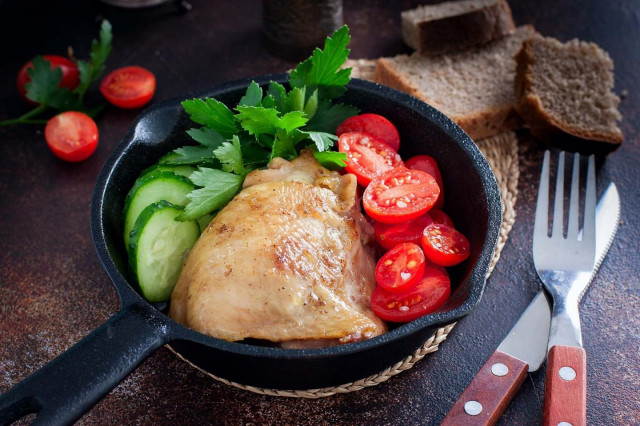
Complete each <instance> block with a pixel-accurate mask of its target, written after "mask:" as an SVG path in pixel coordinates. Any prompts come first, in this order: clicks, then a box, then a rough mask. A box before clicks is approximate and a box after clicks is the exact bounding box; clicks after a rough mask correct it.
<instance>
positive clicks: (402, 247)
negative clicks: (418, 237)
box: [376, 243, 425, 293]
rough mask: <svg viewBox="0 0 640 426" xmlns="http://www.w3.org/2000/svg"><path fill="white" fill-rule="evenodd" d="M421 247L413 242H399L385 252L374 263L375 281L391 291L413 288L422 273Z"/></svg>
mask: <svg viewBox="0 0 640 426" xmlns="http://www.w3.org/2000/svg"><path fill="white" fill-rule="evenodd" d="M424 266H425V257H424V253H423V252H422V248H420V246H419V245H417V244H413V243H405V244H399V245H397V246H395V247H394V248H392V249H391V250H389V251H388V252H386V253H385V255H384V256H382V257H381V258H380V260H378V264H377V265H376V282H377V283H378V285H379V286H380V287H382V288H383V289H385V290H387V291H390V292H391V293H401V292H403V291H406V290H409V289H411V288H413V287H414V286H415V285H416V283H417V282H418V281H419V280H420V278H422V275H423V274H424Z"/></svg>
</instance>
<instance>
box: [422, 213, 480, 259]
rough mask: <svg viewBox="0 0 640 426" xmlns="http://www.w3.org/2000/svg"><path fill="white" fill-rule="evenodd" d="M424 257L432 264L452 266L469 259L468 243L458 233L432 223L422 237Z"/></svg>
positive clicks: (446, 226)
mask: <svg viewBox="0 0 640 426" xmlns="http://www.w3.org/2000/svg"><path fill="white" fill-rule="evenodd" d="M422 248H423V249H424V255H425V256H427V259H429V260H431V261H432V262H433V263H436V264H438V265H442V266H453V265H457V264H458V263H460V262H462V261H464V260H466V259H467V258H468V257H469V241H468V240H467V238H466V237H465V236H464V235H462V233H460V232H459V231H457V230H456V229H454V228H453V227H451V226H449V225H445V224H443V223H432V224H431V225H429V226H427V227H426V228H424V233H423V235H422Z"/></svg>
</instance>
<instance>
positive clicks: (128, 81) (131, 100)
mask: <svg viewBox="0 0 640 426" xmlns="http://www.w3.org/2000/svg"><path fill="white" fill-rule="evenodd" d="M155 91H156V77H155V76H154V75H153V73H152V72H151V71H149V70H147V69H145V68H142V67H137V66H131V67H124V68H118V69H117V70H114V71H112V72H110V73H109V74H108V75H107V76H106V77H105V78H104V79H103V80H102V82H101V83H100V92H101V93H102V95H103V96H104V97H105V98H106V99H107V100H108V101H109V102H110V103H112V104H113V105H115V106H118V107H120V108H138V107H141V106H143V105H144V104H146V103H147V102H149V101H150V100H151V98H152V97H153V94H154V92H155Z"/></svg>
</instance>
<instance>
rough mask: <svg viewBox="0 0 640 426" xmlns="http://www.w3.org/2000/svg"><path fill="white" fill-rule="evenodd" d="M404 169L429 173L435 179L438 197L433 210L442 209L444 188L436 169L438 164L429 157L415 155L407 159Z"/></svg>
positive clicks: (438, 170)
mask: <svg viewBox="0 0 640 426" xmlns="http://www.w3.org/2000/svg"><path fill="white" fill-rule="evenodd" d="M404 165H405V167H406V168H408V169H414V170H422V171H423V172H427V173H429V174H430V175H431V176H433V177H434V178H435V179H436V182H438V186H439V187H440V196H439V197H438V200H437V201H436V204H435V205H434V207H435V208H437V209H441V208H442V207H444V187H443V185H442V174H441V173H440V168H439V167H438V162H437V161H436V159H435V158H433V157H432V156H430V155H426V154H424V155H416V156H413V157H411V158H409V159H408V160H407V161H406V162H405V163H404Z"/></svg>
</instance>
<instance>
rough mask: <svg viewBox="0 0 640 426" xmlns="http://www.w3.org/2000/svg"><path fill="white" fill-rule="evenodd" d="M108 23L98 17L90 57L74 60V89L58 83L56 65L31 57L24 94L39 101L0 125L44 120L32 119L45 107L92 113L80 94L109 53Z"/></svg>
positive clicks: (97, 75)
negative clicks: (98, 36) (76, 80)
mask: <svg viewBox="0 0 640 426" xmlns="http://www.w3.org/2000/svg"><path fill="white" fill-rule="evenodd" d="M112 38H113V37H112V34H111V24H110V23H109V21H107V20H104V21H102V25H101V26H100V38H99V39H98V40H95V39H94V40H93V42H92V44H91V53H90V59H89V60H88V61H84V60H79V61H77V65H78V73H79V80H80V83H79V84H78V87H76V88H75V89H74V90H69V89H68V88H66V87H59V85H60V81H61V80H62V70H61V69H60V68H54V69H51V63H50V62H49V61H47V60H46V59H45V58H44V57H43V56H37V57H36V58H34V59H33V61H32V63H33V67H31V68H29V70H28V71H27V73H28V74H29V77H30V78H31V81H30V82H29V83H27V84H25V89H26V91H27V93H26V96H27V98H29V99H31V100H32V101H34V102H36V103H38V104H39V105H38V106H37V107H35V108H34V109H33V110H31V111H29V112H27V113H26V114H24V115H22V116H20V117H18V118H15V119H11V120H4V121H0V126H9V125H12V124H41V123H45V122H46V120H42V119H36V118H35V117H39V116H40V115H41V114H43V113H44V112H45V111H47V110H49V109H56V110H58V111H70V110H74V111H83V112H86V113H87V114H89V115H92V116H93V115H95V113H96V112H97V110H96V109H95V108H94V109H89V108H88V107H87V106H86V105H85V103H84V96H85V94H86V92H87V90H88V89H89V87H90V86H91V84H93V83H94V82H95V81H97V80H98V79H99V78H100V76H101V75H102V73H103V72H104V69H105V63H106V61H107V58H108V57H109V54H110V53H111V40H112Z"/></svg>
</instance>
